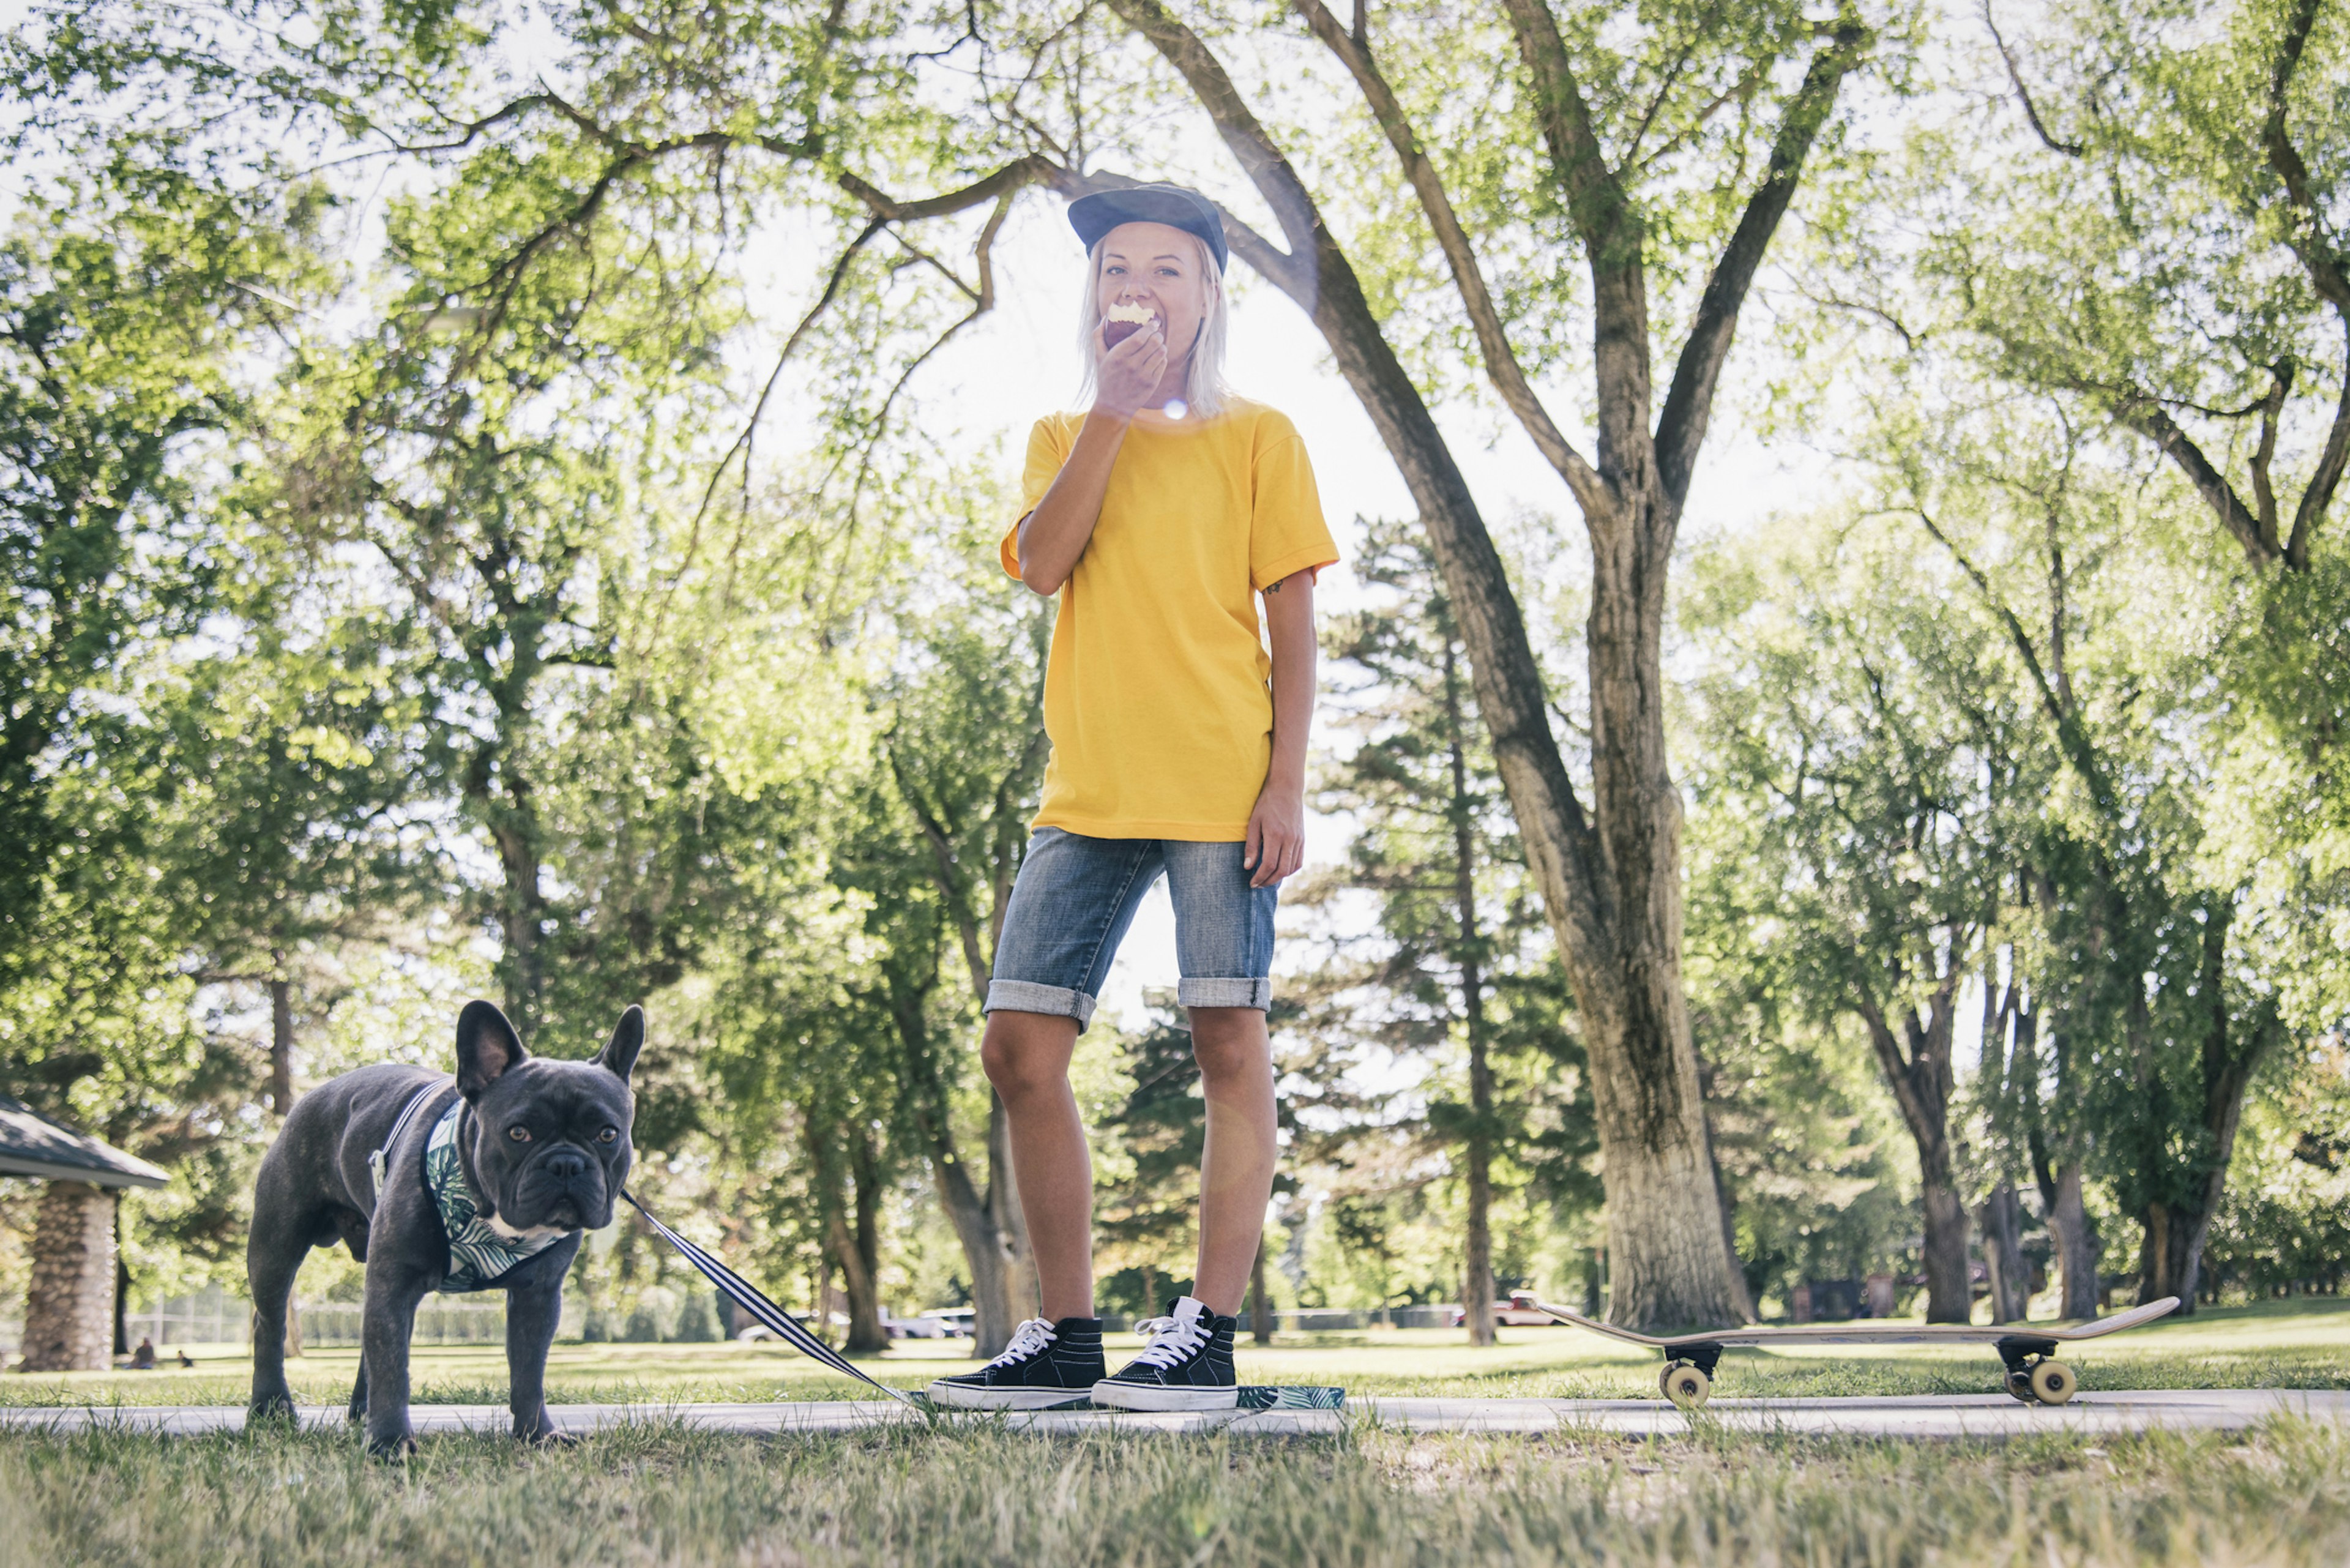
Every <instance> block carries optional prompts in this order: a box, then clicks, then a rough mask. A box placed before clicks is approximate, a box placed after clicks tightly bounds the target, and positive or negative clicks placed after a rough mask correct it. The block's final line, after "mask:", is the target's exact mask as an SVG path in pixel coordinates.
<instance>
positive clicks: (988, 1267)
mask: <svg viewBox="0 0 2350 1568" xmlns="http://www.w3.org/2000/svg"><path fill="white" fill-rule="evenodd" d="M926 1005H927V992H917V991H914V990H912V989H910V987H909V986H908V985H907V984H906V983H905V982H904V981H903V980H902V979H901V978H900V977H899V976H897V975H894V974H893V975H892V976H891V977H890V981H889V1012H890V1016H891V1018H892V1019H893V1020H894V1021H895V1022H896V1023H897V1025H898V1039H899V1045H900V1048H901V1049H902V1051H903V1053H904V1061H905V1080H906V1087H907V1091H908V1093H909V1096H910V1098H911V1099H912V1100H913V1103H914V1119H915V1123H916V1125H917V1127H919V1128H920V1132H921V1137H922V1141H923V1143H924V1144H925V1145H926V1146H927V1148H928V1151H929V1154H930V1158H931V1181H932V1183H933V1184H934V1185H936V1187H937V1188H938V1191H939V1202H940V1204H941V1206H942V1207H943V1208H944V1209H945V1210H946V1211H947V1222H948V1223H949V1224H951V1225H952V1226H953V1227H954V1232H955V1241H957V1242H958V1243H959V1244H961V1246H962V1256H963V1264H964V1266H965V1267H966V1268H968V1269H969V1270H970V1271H971V1304H972V1334H973V1335H974V1336H975V1337H976V1340H977V1345H976V1348H977V1349H978V1351H979V1353H980V1355H983V1356H993V1355H998V1354H1000V1353H1001V1352H1002V1351H1003V1347H1004V1346H1005V1345H1009V1344H1010V1343H1011V1342H1012V1332H1013V1330H1014V1328H1016V1327H1017V1326H1018V1325H1019V1323H1020V1320H1021V1319H1022V1318H1024V1317H1026V1316H1028V1315H1029V1314H1030V1313H1031V1312H1032V1311H1033V1310H1034V1309H1035V1306H1036V1304H1037V1298H1036V1279H1035V1268H1034V1267H1033V1266H1032V1265H1030V1264H1029V1262H1028V1261H1027V1245H1026V1241H1027V1234H1026V1231H1025V1229H1024V1227H1022V1226H1021V1224H1020V1199H1019V1193H1018V1189H1017V1188H1016V1186H1015V1185H1014V1181H1013V1175H1012V1147H1011V1137H1010V1134H1009V1131H1008V1129H1007V1128H1006V1127H1005V1126H1004V1117H1003V1100H1002V1099H1001V1098H999V1097H998V1096H996V1095H995V1094H994V1092H993V1090H991V1091H990V1092H989V1094H988V1114H987V1123H988V1127H987V1133H988V1137H987V1141H988V1146H989V1147H988V1153H989V1159H988V1164H989V1167H990V1178H989V1181H988V1190H986V1191H984V1192H983V1191H981V1190H980V1189H979V1187H978V1185H977V1184H976V1183H975V1182H973V1181H972V1176H971V1169H970V1167H969V1166H967V1165H966V1164H965V1163H964V1162H963V1159H962V1153H961V1150H960V1148H959V1147H958V1144H957V1139H956V1137H955V1134H954V1125H953V1120H952V1117H951V1113H950V1107H949V1106H948V1103H947V1090H946V1084H945V1081H944V1079H943V1078H942V1076H941V1074H940V1071H939V1065H938V1060H937V1054H936V1051H935V1048H934V1043H933V1042H932V1040H931V1031H930V1023H929V1020H928V1018H927V1017H926V1015H925V1013H924V1011H923V1010H924V1008H925V1006H926Z"/></svg>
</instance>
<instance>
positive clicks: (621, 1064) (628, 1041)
mask: <svg viewBox="0 0 2350 1568" xmlns="http://www.w3.org/2000/svg"><path fill="white" fill-rule="evenodd" d="M644 1048H645V1010H644V1009H643V1008H641V1007H639V1006H637V1005H636V1004H635V1003H634V1002H630V1003H629V1010H628V1011H627V1012H623V1013H622V1014H620V1021H619V1023H616V1024H614V1025H612V1037H611V1038H610V1039H609V1040H607V1041H605V1042H604V1048H603V1049H602V1050H601V1051H598V1052H597V1053H596V1064H597V1065H598V1066H599V1067H604V1068H608V1069H609V1070H610V1071H612V1072H615V1073H618V1074H619V1075H620V1079H621V1081H622V1082H624V1083H625V1082H627V1080H628V1076H629V1074H630V1073H633V1072H635V1071H636V1070H637V1053H638V1052H639V1051H641V1050H643V1049H644Z"/></svg>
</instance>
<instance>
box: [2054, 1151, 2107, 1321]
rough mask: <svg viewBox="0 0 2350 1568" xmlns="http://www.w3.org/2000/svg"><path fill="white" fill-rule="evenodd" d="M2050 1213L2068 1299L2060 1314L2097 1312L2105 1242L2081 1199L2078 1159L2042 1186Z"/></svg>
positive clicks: (2080, 1315) (2073, 1318) (2078, 1316)
mask: <svg viewBox="0 0 2350 1568" xmlns="http://www.w3.org/2000/svg"><path fill="white" fill-rule="evenodd" d="M2040 1199H2041V1203H2042V1205H2043V1210H2045V1213H2046V1215H2047V1221H2046V1222H2047V1226H2048V1234H2049V1236H2050V1237H2051V1238H2052V1239H2053V1240H2054V1241H2055V1243H2056V1272H2057V1275H2058V1277H2059V1279H2060V1280H2061V1281H2062V1282H2063V1291H2064V1302H2063V1304H2062V1306H2061V1308H2060V1310H2059V1311H2058V1313H2057V1315H2058V1316H2059V1317H2062V1318H2064V1319H2067V1320H2068V1321H2078V1320H2084V1319H2087V1318H2093V1317H2095V1316H2096V1315H2097V1268H2098V1259H2099V1256H2100V1254H2102V1253H2103V1251H2105V1247H2104V1243H2103V1242H2102V1241H2100V1239H2099V1238H2098V1236H2097V1232H2096V1228H2095V1226H2093V1225H2092V1224H2090V1222H2089V1210H2088V1209H2087V1207H2086V1206H2085V1204H2083V1202H2082V1201H2081V1165H2080V1162H2079V1161H2078V1160H2074V1161H2071V1162H2068V1163H2067V1164H2064V1165H2062V1166H2059V1167H2057V1168H2056V1169H2055V1171H2054V1174H2053V1175H2052V1176H2050V1177H2049V1178H2048V1179H2046V1180H2044V1181H2043V1183H2042V1185H2041V1189H2040Z"/></svg>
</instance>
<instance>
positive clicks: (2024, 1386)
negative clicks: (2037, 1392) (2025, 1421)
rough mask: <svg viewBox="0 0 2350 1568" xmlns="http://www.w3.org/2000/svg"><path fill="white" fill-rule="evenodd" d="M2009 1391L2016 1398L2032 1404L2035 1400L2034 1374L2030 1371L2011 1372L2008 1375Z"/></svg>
mask: <svg viewBox="0 0 2350 1568" xmlns="http://www.w3.org/2000/svg"><path fill="white" fill-rule="evenodd" d="M2007 1391H2008V1393H2009V1394H2010V1395H2012V1397H2015V1398H2018V1399H2021V1400H2022V1401H2023V1402H2024V1403H2025V1404H2027V1405H2029V1404H2031V1403H2032V1401H2033V1393H2032V1374H2030V1373H2029V1372H2011V1373H2009V1374H2008V1375H2007Z"/></svg>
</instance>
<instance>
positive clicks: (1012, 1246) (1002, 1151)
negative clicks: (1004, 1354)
mask: <svg viewBox="0 0 2350 1568" xmlns="http://www.w3.org/2000/svg"><path fill="white" fill-rule="evenodd" d="M987 1218H988V1222H989V1223H990V1224H992V1225H993V1227H994V1228H995V1233H996V1235H998V1236H999V1237H1001V1238H1003V1241H1002V1245H1003V1251H1004V1256H1005V1263H1004V1270H1003V1307H1002V1312H1003V1319H1002V1322H1003V1336H1004V1341H1005V1343H1006V1344H1009V1343H1010V1342H1011V1338H1012V1331H1013V1329H1014V1327H1016V1326H1017V1325H1018V1324H1019V1323H1020V1320H1021V1319H1023V1318H1026V1317H1033V1316H1035V1314H1036V1313H1037V1312H1038V1310H1039V1309H1040V1306H1041V1303H1042V1297H1041V1296H1040V1295H1039V1293H1038V1287H1037V1283H1036V1260H1035V1254H1034V1253H1033V1252H1032V1251H1030V1250H1029V1247H1028V1216H1027V1214H1026V1213H1025V1212H1024V1210H1022V1209H1021V1207H1020V1182H1019V1179H1018V1178H1017V1177H1016V1176H1015V1175H1014V1172H1013V1168H1012V1117H1011V1113H1010V1112H1008V1111H1006V1110H1005V1109H1004V1108H1003V1096H1001V1095H999V1094H997V1093H996V1092H995V1091H994V1090H993V1089H990V1090H988V1092H987Z"/></svg>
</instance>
